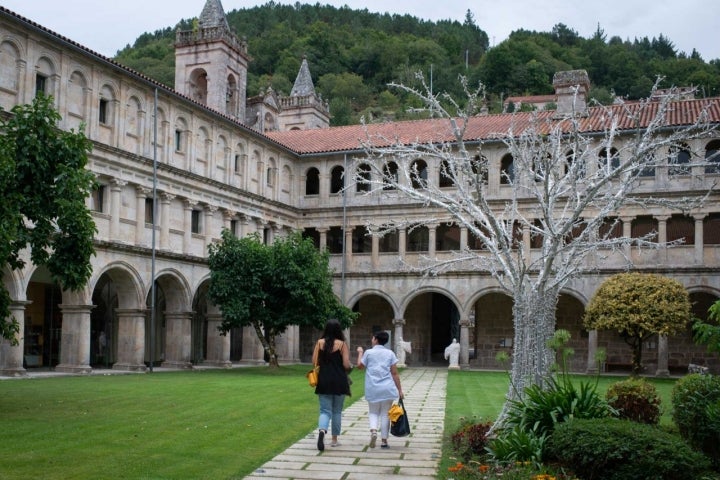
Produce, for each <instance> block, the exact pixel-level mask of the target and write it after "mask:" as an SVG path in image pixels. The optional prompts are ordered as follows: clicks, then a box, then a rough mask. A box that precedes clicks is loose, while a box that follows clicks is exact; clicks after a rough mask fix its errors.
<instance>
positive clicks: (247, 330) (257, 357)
mask: <svg viewBox="0 0 720 480" xmlns="http://www.w3.org/2000/svg"><path fill="white" fill-rule="evenodd" d="M242 332H243V333H242V358H241V359H240V363H241V364H243V365H262V364H264V363H265V349H264V348H263V346H262V343H260V340H259V339H258V337H257V333H256V332H255V328H254V327H242Z"/></svg>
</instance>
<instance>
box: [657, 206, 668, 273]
mask: <svg viewBox="0 0 720 480" xmlns="http://www.w3.org/2000/svg"><path fill="white" fill-rule="evenodd" d="M656 218H657V221H658V243H660V244H661V245H662V244H664V243H666V242H667V221H668V219H669V218H670V217H669V216H662V217H661V216H659V215H658V216H657V217H656ZM667 250H668V249H667V247H662V248H661V249H660V251H659V254H660V258H658V263H659V264H661V265H667V263H668V252H667Z"/></svg>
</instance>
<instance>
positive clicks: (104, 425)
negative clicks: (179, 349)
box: [0, 365, 673, 480]
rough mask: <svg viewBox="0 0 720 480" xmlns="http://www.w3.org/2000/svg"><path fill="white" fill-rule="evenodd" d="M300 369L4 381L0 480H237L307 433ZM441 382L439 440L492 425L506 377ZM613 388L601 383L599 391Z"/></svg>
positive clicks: (313, 402) (313, 410) (310, 401)
mask: <svg viewBox="0 0 720 480" xmlns="http://www.w3.org/2000/svg"><path fill="white" fill-rule="evenodd" d="M307 369H308V367H307V366H305V365H293V366H282V367H281V368H280V369H279V370H278V371H272V370H270V369H268V368H266V367H248V368H236V369H231V370H197V371H187V372H162V373H159V372H156V373H152V374H145V375H141V374H129V375H104V376H99V375H93V376H81V377H53V378H33V379H18V380H2V381H0V432H1V437H0V438H2V448H1V449H0V479H2V480H4V479H40V478H42V479H44V480H52V479H69V478H73V479H98V480H100V479H117V478H123V479H173V480H177V479H213V480H217V479H240V478H243V477H244V476H245V475H247V474H249V473H250V472H252V471H253V470H254V469H255V468H257V467H259V466H260V465H262V464H263V463H265V462H266V461H268V460H270V459H271V458H273V457H274V456H275V455H277V454H278V453H280V452H282V451H283V450H284V449H286V448H287V447H288V446H290V445H292V444H293V443H294V442H296V441H297V440H298V439H299V438H302V437H303V436H304V435H307V434H308V433H310V432H311V431H312V430H314V428H315V427H316V425H317V397H316V396H315V395H314V393H313V390H312V389H311V388H310V387H308V385H307V382H306V380H305V377H304V373H305V371H306V370H307ZM449 375H450V376H449V380H448V395H447V410H446V435H447V434H449V433H450V432H452V431H453V429H454V428H455V427H456V426H457V424H458V421H459V418H460V417H461V416H473V415H474V416H476V417H478V418H485V419H489V420H492V419H493V417H494V416H495V415H496V414H497V413H498V412H499V409H500V406H501V405H502V402H503V399H504V396H505V393H506V389H507V385H508V383H507V375H506V374H505V373H503V372H476V371H461V372H455V371H451V372H449ZM353 377H354V379H355V382H354V384H353V397H352V398H351V399H349V400H348V401H347V402H346V405H349V404H350V403H351V402H353V401H357V400H358V399H359V398H360V397H362V395H363V393H364V392H363V382H362V376H361V375H360V374H358V373H357V372H356V373H354V374H353ZM583 378H587V377H583ZM620 378H621V377H603V378H601V388H602V389H604V388H606V387H607V386H608V385H609V384H611V383H612V382H614V381H617V380H619V379H620ZM653 383H655V384H656V385H657V387H658V390H659V391H660V394H661V396H662V399H663V405H664V406H665V407H666V413H665V415H664V416H663V422H669V418H670V417H669V406H670V390H671V388H672V385H673V381H672V380H653ZM448 457H449V455H445V457H444V460H443V465H447V463H448V462H449V460H448ZM445 470H446V469H445ZM441 472H442V469H441Z"/></svg>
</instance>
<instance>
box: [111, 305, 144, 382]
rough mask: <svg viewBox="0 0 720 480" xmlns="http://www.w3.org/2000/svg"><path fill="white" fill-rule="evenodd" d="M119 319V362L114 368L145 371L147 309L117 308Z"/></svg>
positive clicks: (116, 312)
mask: <svg viewBox="0 0 720 480" xmlns="http://www.w3.org/2000/svg"><path fill="white" fill-rule="evenodd" d="M115 314H116V315H117V321H118V338H117V362H116V363H115V364H113V367H112V368H113V370H129V371H133V372H144V371H146V370H147V366H145V310H141V309H126V310H121V309H115Z"/></svg>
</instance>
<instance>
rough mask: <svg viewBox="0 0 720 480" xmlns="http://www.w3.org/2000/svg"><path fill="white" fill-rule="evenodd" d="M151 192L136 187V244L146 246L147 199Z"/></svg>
mask: <svg viewBox="0 0 720 480" xmlns="http://www.w3.org/2000/svg"><path fill="white" fill-rule="evenodd" d="M149 193H150V190H149V189H147V188H145V187H141V186H140V185H138V186H137V187H135V199H136V202H135V244H136V245H144V244H145V243H146V242H145V199H146V198H147V196H148V194H149Z"/></svg>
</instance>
